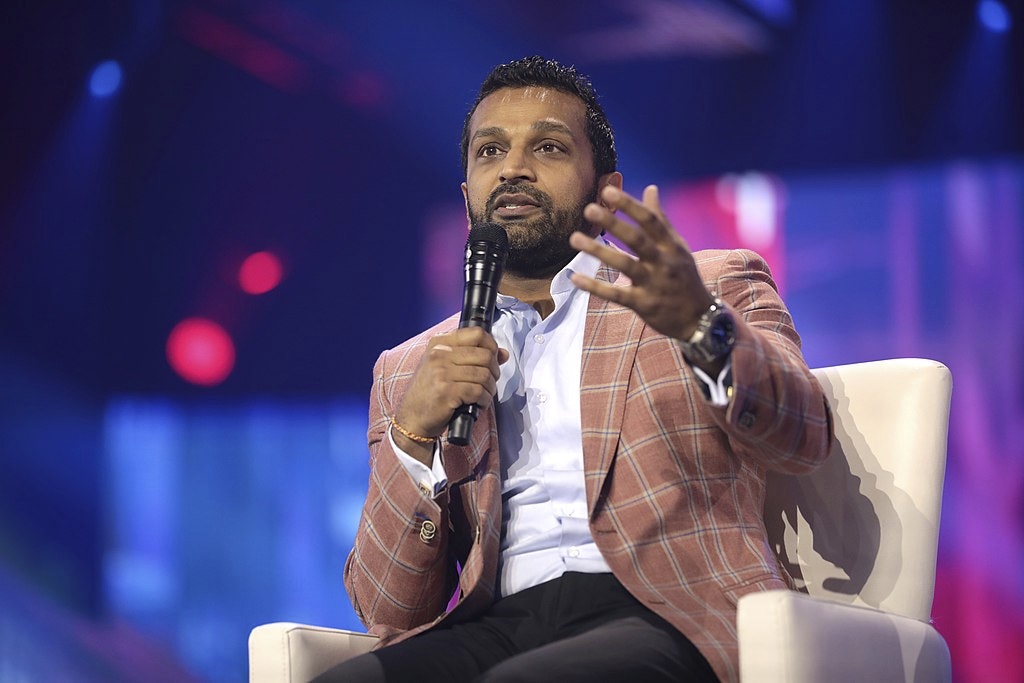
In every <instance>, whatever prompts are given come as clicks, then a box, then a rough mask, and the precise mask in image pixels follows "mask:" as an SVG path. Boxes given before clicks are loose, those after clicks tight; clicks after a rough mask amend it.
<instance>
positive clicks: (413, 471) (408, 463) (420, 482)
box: [388, 427, 448, 498]
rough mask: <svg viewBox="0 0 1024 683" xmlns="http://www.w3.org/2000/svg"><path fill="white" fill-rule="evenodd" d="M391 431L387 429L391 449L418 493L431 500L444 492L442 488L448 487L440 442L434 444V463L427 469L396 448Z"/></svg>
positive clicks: (389, 428)
mask: <svg viewBox="0 0 1024 683" xmlns="http://www.w3.org/2000/svg"><path fill="white" fill-rule="evenodd" d="M391 429H392V428H391V427H388V441H390V442H391V449H392V450H393V451H394V452H395V455H396V456H397V457H398V462H400V463H402V467H404V468H405V471H406V472H408V473H409V476H411V477H412V480H413V481H414V482H416V486H418V487H419V489H420V491H423V493H424V494H426V495H428V496H430V497H431V498H434V497H435V496H437V495H438V494H440V493H441V492H442V491H444V487H445V486H447V485H448V475H447V474H446V473H445V471H444V465H443V464H442V463H441V442H440V440H438V441H435V442H434V462H433V464H432V465H431V466H430V467H427V466H426V465H424V464H423V463H422V462H420V461H419V460H417V459H416V458H414V457H412V456H411V455H409V454H408V453H406V452H405V451H403V450H402V449H401V448H399V447H398V444H396V443H395V437H394V436H393V435H392V434H391Z"/></svg>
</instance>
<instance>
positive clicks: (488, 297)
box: [393, 223, 508, 467]
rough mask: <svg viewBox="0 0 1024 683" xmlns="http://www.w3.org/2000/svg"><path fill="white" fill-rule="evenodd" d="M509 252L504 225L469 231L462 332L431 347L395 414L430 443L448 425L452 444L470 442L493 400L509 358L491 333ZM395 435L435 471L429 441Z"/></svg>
mask: <svg viewBox="0 0 1024 683" xmlns="http://www.w3.org/2000/svg"><path fill="white" fill-rule="evenodd" d="M507 253H508V237H507V235H506V234H505V230H504V228H502V227H501V226H500V225H497V224H494V223H483V224H480V225H477V226H474V227H473V229H472V230H470V232H469V239H468V240H467V241H466V259H465V291H464V294H463V305H462V315H461V318H460V321H459V329H457V330H453V331H452V332H448V333H446V334H440V335H437V336H436V337H434V338H433V339H431V340H430V342H429V343H428V348H427V351H426V353H424V354H423V357H422V358H421V360H420V363H419V367H418V368H417V369H416V373H415V374H414V376H413V378H412V383H411V384H410V385H409V387H408V389H407V390H406V391H405V393H404V396H403V398H402V402H401V404H400V405H399V407H398V410H397V411H396V414H395V421H396V422H398V424H399V425H401V427H402V429H403V430H405V431H407V432H410V433H412V434H414V435H415V436H417V437H424V438H426V439H430V438H432V437H435V436H437V435H440V434H441V433H443V432H444V430H445V427H446V426H447V427H448V440H449V442H450V443H453V444H456V445H465V444H466V443H468V442H469V433H470V431H471V430H472V427H473V422H474V421H475V420H476V414H477V411H478V410H479V408H478V406H482V405H487V404H488V402H489V401H491V400H493V398H494V394H495V391H496V382H497V379H498V375H499V369H498V365H499V364H500V363H501V362H503V361H504V360H505V359H506V358H507V357H508V355H507V352H506V351H504V350H503V349H499V348H498V346H497V344H496V343H495V342H494V339H493V338H492V337H491V335H490V334H489V333H490V330H491V323H492V321H493V319H494V303H495V301H496V299H497V296H498V284H499V283H500V281H501V275H502V272H503V270H504V265H505V257H506V255H507ZM485 333H486V334H485ZM393 436H395V438H396V440H397V441H398V442H399V446H400V447H401V448H402V449H403V450H404V451H405V452H407V453H408V454H409V455H411V456H413V457H415V458H417V459H419V460H421V461H423V462H424V464H426V465H427V466H428V467H429V466H430V464H431V461H432V459H433V446H432V444H431V442H430V441H429V440H428V441H422V440H420V439H408V438H406V437H405V435H403V434H402V433H401V432H400V431H398V430H394V431H393Z"/></svg>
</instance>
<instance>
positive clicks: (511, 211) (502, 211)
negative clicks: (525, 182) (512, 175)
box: [492, 192, 540, 218]
mask: <svg viewBox="0 0 1024 683" xmlns="http://www.w3.org/2000/svg"><path fill="white" fill-rule="evenodd" d="M492 206H493V207H494V209H493V210H492V213H493V214H494V215H496V216H499V217H502V218H519V217H521V216H527V215H529V214H532V213H534V212H535V211H539V210H540V205H539V203H538V202H537V200H535V199H533V198H531V197H530V196H529V195H527V194H523V193H521V192H517V193H515V194H503V195H500V196H499V197H498V198H497V199H495V200H494V202H493V203H492Z"/></svg>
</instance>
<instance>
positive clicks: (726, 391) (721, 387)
mask: <svg viewBox="0 0 1024 683" xmlns="http://www.w3.org/2000/svg"><path fill="white" fill-rule="evenodd" d="M690 368H691V369H693V374H695V375H697V377H698V378H699V379H700V381H701V382H703V384H704V386H703V387H702V389H703V390H704V397H705V398H707V399H708V400H709V401H711V405H713V406H718V407H719V408H721V407H724V406H727V405H729V399H730V398H732V358H726V359H725V365H724V366H722V371H721V372H719V373H718V379H711V375H709V374H708V373H706V372H704V371H703V370H701V369H700V368H698V367H697V366H696V365H691V366H690ZM424 467H426V466H425V465H424Z"/></svg>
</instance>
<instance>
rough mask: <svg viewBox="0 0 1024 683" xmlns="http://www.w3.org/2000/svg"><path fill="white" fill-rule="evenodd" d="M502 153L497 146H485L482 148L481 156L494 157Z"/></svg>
mask: <svg viewBox="0 0 1024 683" xmlns="http://www.w3.org/2000/svg"><path fill="white" fill-rule="evenodd" d="M500 153H501V150H500V149H499V148H498V146H497V145H484V146H483V147H481V148H480V156H482V157H493V156H497V155H498V154H500Z"/></svg>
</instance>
